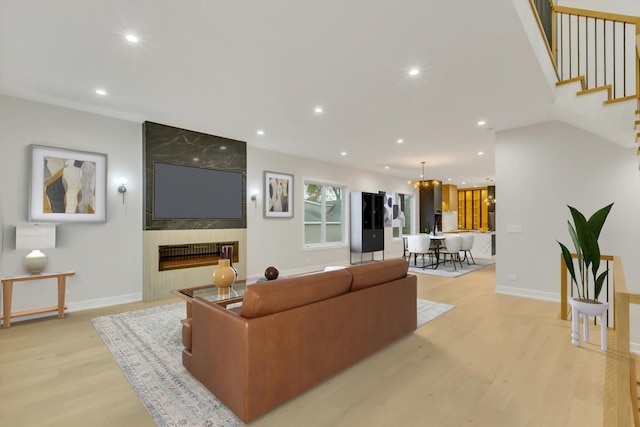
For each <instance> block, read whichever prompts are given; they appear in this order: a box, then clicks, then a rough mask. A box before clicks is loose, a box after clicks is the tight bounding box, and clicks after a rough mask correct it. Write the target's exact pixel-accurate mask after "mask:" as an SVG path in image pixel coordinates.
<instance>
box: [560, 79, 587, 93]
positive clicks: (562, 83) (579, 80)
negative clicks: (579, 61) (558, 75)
mask: <svg viewBox="0 0 640 427" xmlns="http://www.w3.org/2000/svg"><path fill="white" fill-rule="evenodd" d="M573 82H580V86H582V90H584V89H585V87H586V83H585V79H584V76H578V77H573V78H571V79H567V80H560V81H559V82H556V86H562V85H566V84H569V83H573Z"/></svg>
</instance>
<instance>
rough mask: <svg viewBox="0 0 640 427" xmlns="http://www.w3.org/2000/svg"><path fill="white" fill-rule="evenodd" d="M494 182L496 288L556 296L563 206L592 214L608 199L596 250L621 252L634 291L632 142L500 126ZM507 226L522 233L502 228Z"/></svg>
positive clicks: (546, 127) (636, 206)
mask: <svg viewBox="0 0 640 427" xmlns="http://www.w3.org/2000/svg"><path fill="white" fill-rule="evenodd" d="M496 182H497V183H498V185H496V191H497V194H496V199H497V200H499V203H496V209H497V212H496V216H497V218H499V221H498V229H497V236H496V238H497V262H496V292H499V293H510V294H515V295H522V296H529V297H534V298H540V299H547V300H551V301H559V300H560V285H559V282H560V248H559V246H558V244H557V243H556V240H559V241H561V242H563V243H565V244H569V242H570V237H569V233H568V231H567V220H568V219H569V218H570V213H569V209H568V208H567V205H571V206H573V207H575V208H577V209H578V210H579V211H581V212H584V213H585V214H586V215H591V214H592V213H593V212H595V211H596V210H597V209H599V208H601V207H603V206H605V205H607V204H608V203H611V202H615V205H614V206H613V209H612V211H611V213H610V214H609V217H608V219H607V222H606V223H605V225H604V228H603V230H602V234H601V235H600V247H601V251H602V253H603V254H608V255H619V256H621V257H622V262H623V265H624V271H625V276H626V279H627V285H628V287H629V290H630V291H633V292H640V263H638V262H637V257H638V253H640V221H639V220H638V218H640V173H639V172H638V159H637V156H636V155H635V151H634V150H633V149H625V148H622V147H620V146H618V145H615V144H613V143H611V142H609V141H606V140H604V139H602V138H601V137H599V136H596V135H593V134H590V133H588V132H585V131H583V130H581V129H578V128H575V127H573V126H571V125H568V124H565V123H562V122H548V123H543V124H538V125H533V126H529V127H524V128H520V129H512V130H508V131H502V132H498V133H496ZM513 225H516V226H521V227H522V233H508V232H507V227H509V226H513ZM570 246H571V245H569V247H570ZM509 275H516V276H517V280H515V281H514V280H508V276H509ZM632 311H633V312H632V318H631V325H632V337H631V340H632V341H633V342H635V343H640V328H638V325H640V310H639V309H638V307H633V308H632ZM634 325H635V327H634ZM635 345H636V346H637V347H636V351H638V350H640V346H639V345H638V344H635Z"/></svg>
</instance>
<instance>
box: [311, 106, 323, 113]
mask: <svg viewBox="0 0 640 427" xmlns="http://www.w3.org/2000/svg"><path fill="white" fill-rule="evenodd" d="M313 111H314V113H318V114H320V113H322V111H323V110H322V107H316V108H315V109H314V110H313Z"/></svg>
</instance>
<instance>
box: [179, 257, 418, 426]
mask: <svg viewBox="0 0 640 427" xmlns="http://www.w3.org/2000/svg"><path fill="white" fill-rule="evenodd" d="M407 270H408V263H407V261H404V260H401V259H396V260H387V261H381V262H374V263H368V264H361V265H357V266H350V267H347V268H345V269H343V270H335V271H326V272H322V273H316V274H310V275H306V276H298V277H292V278H285V279H280V280H277V281H273V282H263V283H258V284H254V285H250V286H248V287H247V290H246V293H245V296H244V300H243V304H242V307H238V308H236V309H231V310H229V309H226V308H225V307H224V306H222V305H219V304H217V303H215V302H209V301H207V300H205V299H202V298H199V297H197V298H194V300H193V312H192V316H193V317H192V319H188V320H186V321H184V322H183V324H184V326H183V334H182V339H183V343H184V346H185V349H184V351H183V355H182V362H183V364H184V366H185V367H186V368H187V370H188V371H189V372H191V374H193V376H194V377H196V378H197V379H198V380H199V381H200V382H201V383H202V384H204V385H205V386H206V387H207V388H208V389H209V390H211V392H212V393H213V394H214V395H215V396H217V397H218V398H219V399H220V400H221V401H222V402H223V403H224V404H225V405H227V407H228V408H229V409H231V411H233V412H234V413H235V414H236V415H237V416H238V417H239V418H240V419H241V420H242V421H243V422H245V423H246V422H249V421H251V420H253V419H254V418H256V417H258V416H260V415H262V414H264V413H266V412H268V411H270V410H271V409H273V408H275V407H277V406H278V405H280V404H282V403H284V402H286V401H288V400H289V399H292V398H293V397H295V396H297V395H299V394H300V393H302V392H304V391H306V390H308V389H310V388H312V387H313V386H315V385H317V384H319V383H320V382H322V381H324V380H326V379H327V378H330V377H331V376H333V375H335V374H336V373H338V372H340V371H342V370H344V369H345V368H347V367H349V366H350V365H352V364H354V363H356V362H358V361H360V360H362V359H363V358H365V357H367V356H369V355H370V354H372V353H374V352H376V351H377V350H380V349H381V348H383V347H385V346H387V345H389V344H390V343H392V342H394V341H396V340H398V339H399V338H401V337H403V336H405V335H407V334H409V333H411V332H412V331H414V330H415V329H416V320H417V319H416V317H417V314H416V282H417V280H416V277H415V276H413V275H407Z"/></svg>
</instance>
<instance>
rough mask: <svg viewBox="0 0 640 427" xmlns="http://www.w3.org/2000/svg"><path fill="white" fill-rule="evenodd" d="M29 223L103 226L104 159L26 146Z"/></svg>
mask: <svg viewBox="0 0 640 427" xmlns="http://www.w3.org/2000/svg"><path fill="white" fill-rule="evenodd" d="M30 155H31V171H30V178H31V182H30V185H29V209H28V217H29V222H105V221H106V214H107V213H106V194H107V191H106V190H107V155H106V154H103V153H93V152H88V151H79V150H69V149H65V148H55V147H45V146H41V145H31V146H30Z"/></svg>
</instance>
